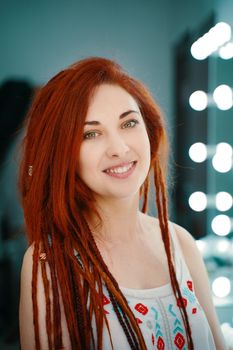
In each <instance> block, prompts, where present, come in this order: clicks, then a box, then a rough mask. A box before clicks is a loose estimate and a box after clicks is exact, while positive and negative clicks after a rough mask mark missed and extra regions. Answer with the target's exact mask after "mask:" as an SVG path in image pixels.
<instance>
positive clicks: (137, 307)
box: [135, 303, 148, 315]
mask: <svg viewBox="0 0 233 350" xmlns="http://www.w3.org/2000/svg"><path fill="white" fill-rule="evenodd" d="M135 310H137V311H138V312H140V313H141V314H143V315H146V314H147V312H148V308H147V307H146V306H145V305H143V304H141V303H139V304H137V305H135Z"/></svg>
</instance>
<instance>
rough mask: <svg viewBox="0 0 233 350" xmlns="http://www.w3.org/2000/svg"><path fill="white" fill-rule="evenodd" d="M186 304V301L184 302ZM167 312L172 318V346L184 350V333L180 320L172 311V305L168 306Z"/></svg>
mask: <svg viewBox="0 0 233 350" xmlns="http://www.w3.org/2000/svg"><path fill="white" fill-rule="evenodd" d="M186 302H187V300H186ZM177 305H178V302H177ZM186 305H187V304H186ZM178 306H179V305H178ZM168 312H169V313H170V315H172V317H173V318H174V323H173V334H174V344H175V345H176V347H177V349H179V350H185V348H184V345H185V338H184V333H185V331H184V329H183V327H182V324H181V322H180V320H179V319H178V317H177V314H176V312H175V310H174V309H173V304H169V305H168Z"/></svg>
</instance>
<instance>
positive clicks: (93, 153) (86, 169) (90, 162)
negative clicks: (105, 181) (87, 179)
mask: <svg viewBox="0 0 233 350" xmlns="http://www.w3.org/2000/svg"><path fill="white" fill-rule="evenodd" d="M97 161H98V149H97V148H96V147H89V145H88V144H84V145H82V146H81V148H80V153H79V164H78V169H79V174H80V176H81V177H82V176H87V175H88V174H90V173H93V171H94V170H95V169H96V167H97Z"/></svg>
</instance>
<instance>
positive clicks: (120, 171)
mask: <svg viewBox="0 0 233 350" xmlns="http://www.w3.org/2000/svg"><path fill="white" fill-rule="evenodd" d="M136 163H137V162H136V161H132V162H130V163H128V164H127V165H124V166H119V167H114V168H109V169H106V170H104V172H105V173H107V174H109V173H111V174H124V173H127V172H128V171H129V170H130V169H131V168H132V167H133V166H134V165H135V164H136Z"/></svg>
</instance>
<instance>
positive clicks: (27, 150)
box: [19, 57, 193, 349]
mask: <svg viewBox="0 0 233 350" xmlns="http://www.w3.org/2000/svg"><path fill="white" fill-rule="evenodd" d="M103 83H107V84H115V85H119V86H121V87H122V88H124V89H125V90H126V91H127V92H128V93H129V94H130V95H131V96H132V97H133V98H134V99H135V100H136V102H137V103H138V106H139V108H140V111H141V114H142V116H143V118H144V121H145V125H146V128H147V132H148V136H149V140H150V146H151V165H150V172H149V173H148V176H147V178H146V180H145V182H144V184H143V185H142V187H141V190H140V194H141V196H142V197H143V199H144V201H143V205H142V211H143V212H144V213H145V212H147V207H148V205H147V203H148V191H149V175H150V173H151V171H153V172H154V184H155V188H156V203H157V209H158V219H159V223H160V228H161V234H162V239H163V242H164V246H165V250H166V254H167V260H168V266H169V273H170V279H171V284H172V288H173V292H174V295H175V297H176V298H177V299H179V300H181V315H182V318H183V322H184V326H185V329H186V334H187V339H188V348H189V349H193V342H192V338H191V330H190V325H189V321H188V316H187V312H186V309H185V305H184V303H183V299H182V296H181V292H180V288H179V284H178V282H177V278H176V274H175V269H174V266H173V262H172V257H171V248H170V238H169V231H168V213H167V196H166V185H165V175H164V166H163V165H164V164H165V161H166V153H167V151H166V149H167V141H166V133H165V127H164V121H163V118H162V116H161V113H160V110H159V108H158V106H157V105H156V103H155V101H154V99H153V98H152V96H151V95H150V93H149V91H148V89H147V88H146V87H145V86H144V85H143V84H142V83H140V82H139V81H137V80H136V79H134V78H132V77H131V76H129V75H128V74H127V73H126V72H125V71H123V69H122V68H121V67H120V66H119V65H118V64H117V63H116V62H114V61H111V60H109V59H105V58H99V57H91V58H87V59H84V60H81V61H79V62H77V63H75V64H74V65H72V66H70V67H68V68H67V69H65V70H63V71H61V72H60V73H58V74H57V75H56V76H55V77H53V78H52V79H51V80H50V81H49V82H48V83H47V84H46V85H45V86H44V87H43V88H41V89H40V90H39V91H38V93H37V95H36V97H35V99H34V102H33V104H32V107H31V109H30V111H29V113H28V116H27V118H26V121H25V123H26V136H25V138H24V140H23V144H22V146H23V152H22V161H21V167H20V173H19V189H20V193H21V198H22V205H23V208H24V215H25V224H26V231H27V235H28V239H29V243H30V244H32V243H34V253H33V275H32V300H33V319H34V329H35V343H36V349H40V341H39V324H38V305H37V301H36V300H37V274H38V263H39V261H40V260H39V256H40V254H41V253H44V252H45V253H46V261H47V263H48V264H49V268H50V271H51V285H50V282H49V279H48V276H47V273H46V269H45V265H44V263H43V262H42V264H41V266H42V277H43V284H44V290H45V297H46V328H47V336H48V341H49V348H50V349H52V347H53V346H54V347H55V348H56V349H57V348H62V347H63V341H62V331H61V310H60V304H59V295H58V286H59V287H60V290H61V298H62V302H63V304H64V312H65V317H66V321H67V326H68V331H69V336H70V340H71V344H72V349H90V345H91V342H92V343H93V344H94V348H97V349H102V341H103V339H102V338H103V337H102V333H103V326H104V322H105V323H106V326H107V327H108V321H107V318H106V316H105V314H104V311H103V295H102V284H103V283H104V284H105V285H106V287H107V289H108V291H109V296H110V299H111V301H112V304H113V307H114V310H115V312H116V315H117V317H118V319H119V322H120V324H121V326H122V328H123V331H124V332H125V334H126V337H127V339H128V342H129V345H130V347H131V349H146V345H145V341H144V339H143V336H142V333H141V330H140V328H139V326H138V323H137V320H136V318H135V316H134V315H133V312H132V311H131V309H130V307H129V306H128V304H127V301H126V299H125V297H124V295H123V294H122V292H121V290H120V289H119V286H118V284H117V282H116V280H115V279H114V277H113V276H112V275H111V273H110V272H109V270H108V267H107V266H106V264H105V262H104V261H103V259H102V257H101V255H100V252H99V250H98V248H97V246H96V244H95V240H94V238H93V234H92V232H91V231H90V228H89V226H88V223H87V221H86V220H85V215H84V214H85V213H86V212H89V211H92V212H94V213H95V214H96V215H97V217H98V218H99V220H100V221H101V217H100V215H99V214H98V212H97V210H96V207H95V200H94V197H93V194H92V192H91V190H90V189H89V188H88V187H87V186H86V185H85V183H83V181H82V180H81V179H80V177H79V174H78V173H77V159H78V154H79V150H80V146H81V143H82V139H83V125H84V121H85V117H86V114H87V110H88V106H89V101H90V98H91V97H92V95H93V93H94V91H95V89H96V87H97V86H99V85H100V84H103ZM74 250H75V251H76V252H77V254H78V256H75V254H74ZM50 290H51V291H52V295H53V300H52V301H51V300H50ZM51 302H52V303H53V308H52V307H51ZM51 309H53V315H51ZM93 317H94V318H95V323H96V329H97V339H96V343H95V339H94V336H93V333H92V327H91V321H92V318H93ZM108 330H109V328H108ZM110 331H111V330H109V332H110ZM53 340H54V345H52V342H53Z"/></svg>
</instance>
